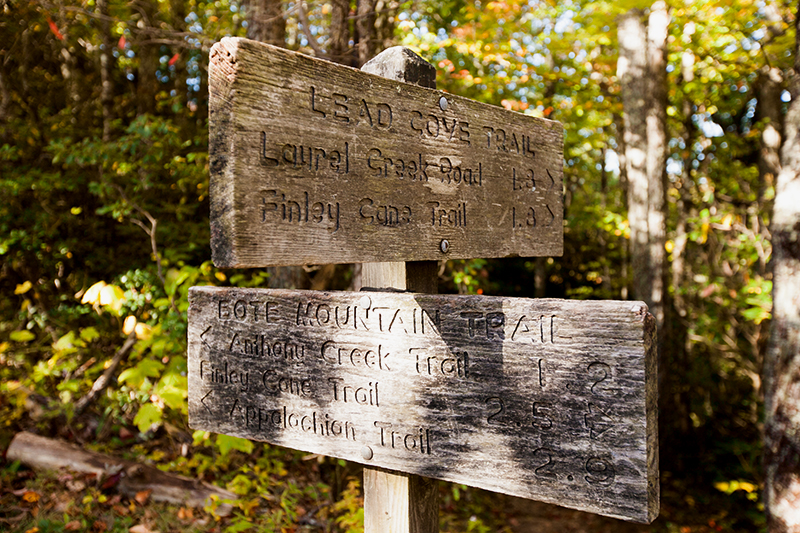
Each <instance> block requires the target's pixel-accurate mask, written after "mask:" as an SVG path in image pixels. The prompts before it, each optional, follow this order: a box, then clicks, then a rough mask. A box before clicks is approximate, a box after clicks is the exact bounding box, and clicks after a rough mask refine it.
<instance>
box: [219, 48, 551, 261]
mask: <svg viewBox="0 0 800 533" xmlns="http://www.w3.org/2000/svg"><path fill="white" fill-rule="evenodd" d="M209 86H210V87H209V99H210V118H209V127H210V146H209V152H210V172H211V182H210V188H211V191H210V193H211V247H212V257H213V260H214V263H215V264H216V265H217V266H219V267H263V266H272V265H298V264H306V263H348V262H359V263H364V262H376V261H424V260H439V259H467V258H474V257H487V258H491V257H509V256H559V255H561V254H562V253H563V201H562V178H563V172H562V165H563V153H562V152H563V149H562V146H563V129H562V126H561V125H560V124H559V123H558V122H554V121H549V120H544V119H537V118H534V117H530V116H526V115H523V114H520V113H516V112H513V111H507V110H504V109H502V108H499V107H497V106H491V105H487V104H481V103H478V102H475V101H471V100H468V99H465V98H461V97H458V96H455V95H452V94H448V93H444V92H442V91H437V90H434V89H429V88H425V87H420V86H417V85H411V84H408V83H403V82H398V81H393V80H388V79H386V78H382V77H379V76H376V75H373V74H368V73H365V72H361V71H358V70H355V69H352V68H349V67H344V66H341V65H335V64H332V63H329V62H325V61H321V60H318V59H313V58H310V57H307V56H303V55H301V54H298V53H294V52H290V51H287V50H284V49H280V48H276V47H272V46H269V45H265V44H262V43H258V42H255V41H248V40H245V39H237V38H225V39H223V40H222V41H221V42H220V43H217V44H216V45H214V47H213V48H212V50H211V60H210V66H209Z"/></svg>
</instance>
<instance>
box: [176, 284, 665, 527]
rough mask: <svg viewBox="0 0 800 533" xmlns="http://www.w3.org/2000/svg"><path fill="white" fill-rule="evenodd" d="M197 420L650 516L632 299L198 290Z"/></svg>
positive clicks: (643, 322)
mask: <svg viewBox="0 0 800 533" xmlns="http://www.w3.org/2000/svg"><path fill="white" fill-rule="evenodd" d="M189 301H190V308H189V368H188V374H189V376H188V379H189V423H190V425H191V426H192V427H193V428H196V429H203V430H208V431H214V432H217V433H225V434H227V435H236V436H239V437H244V438H249V439H255V440H264V441H267V442H271V443H275V444H280V445H283V446H287V447H290V448H295V449H299V450H305V451H307V452H311V453H318V454H324V455H329V456H333V457H338V458H342V459H347V460H351V461H356V462H359V463H363V464H365V465H372V466H378V467H383V468H388V469H391V470H396V471H401V472H408V473H414V474H419V475H422V476H426V477H432V478H437V479H444V480H448V481H453V482H456V483H464V484H467V485H472V486H476V487H481V488H485V489H488V490H492V491H496V492H503V493H506V494H512V495H516V496H521V497H524V498H531V499H536V500H541V501H546V502H550V503H555V504H558V505H564V506H567V507H573V508H576V509H581V510H584V511H591V512H594V513H599V514H603V515H608V516H614V517H618V518H623V519H628V520H635V521H640V522H650V521H651V520H653V519H654V518H655V517H656V515H657V514H658V506H659V489H658V451H657V450H658V448H657V428H656V389H655V387H656V382H655V380H656V367H655V365H656V359H655V352H654V342H653V341H654V336H655V326H654V320H653V318H652V316H651V315H649V314H648V313H647V308H646V306H645V305H644V304H643V303H641V302H619V301H604V302H596V301H569V300H546V299H538V300H527V299H522V298H500V297H486V296H479V297H476V296H445V295H441V296H439V295H424V294H411V293H374V292H369V293H364V292H362V293H354V292H343V293H335V292H316V291H294V290H278V289H274V290H265V289H229V288H211V287H193V288H192V289H191V290H190V293H189Z"/></svg>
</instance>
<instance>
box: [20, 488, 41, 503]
mask: <svg viewBox="0 0 800 533" xmlns="http://www.w3.org/2000/svg"><path fill="white" fill-rule="evenodd" d="M22 499H23V500H25V501H26V502H28V503H36V502H38V501H39V494H37V493H36V492H34V491H32V490H28V491H25V494H23V495H22Z"/></svg>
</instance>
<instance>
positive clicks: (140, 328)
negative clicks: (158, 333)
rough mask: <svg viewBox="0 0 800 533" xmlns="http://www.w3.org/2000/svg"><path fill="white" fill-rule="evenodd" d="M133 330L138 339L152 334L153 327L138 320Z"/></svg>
mask: <svg viewBox="0 0 800 533" xmlns="http://www.w3.org/2000/svg"><path fill="white" fill-rule="evenodd" d="M134 330H135V331H136V338H137V339H139V340H142V339H149V338H150V337H152V336H153V328H151V327H150V326H148V325H147V324H144V323H142V322H138V323H137V324H136V326H135V327H134Z"/></svg>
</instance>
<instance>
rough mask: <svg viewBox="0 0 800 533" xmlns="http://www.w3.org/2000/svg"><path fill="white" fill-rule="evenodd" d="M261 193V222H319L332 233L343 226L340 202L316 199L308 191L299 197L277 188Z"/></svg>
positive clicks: (318, 223)
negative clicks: (288, 195)
mask: <svg viewBox="0 0 800 533" xmlns="http://www.w3.org/2000/svg"><path fill="white" fill-rule="evenodd" d="M261 194H262V196H261V222H264V223H267V222H279V223H288V224H317V225H320V226H322V227H325V228H326V229H327V230H328V231H330V232H331V233H336V232H337V231H339V229H340V227H341V207H340V205H339V202H326V203H324V202H318V201H314V200H313V199H312V198H311V196H310V194H309V193H308V192H307V191H306V192H304V193H303V196H302V197H299V198H287V196H286V194H285V193H283V192H281V191H279V190H277V189H268V190H265V191H262V193H261Z"/></svg>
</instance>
